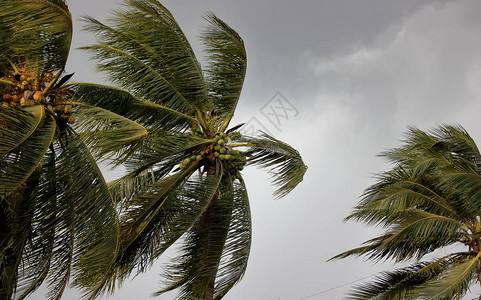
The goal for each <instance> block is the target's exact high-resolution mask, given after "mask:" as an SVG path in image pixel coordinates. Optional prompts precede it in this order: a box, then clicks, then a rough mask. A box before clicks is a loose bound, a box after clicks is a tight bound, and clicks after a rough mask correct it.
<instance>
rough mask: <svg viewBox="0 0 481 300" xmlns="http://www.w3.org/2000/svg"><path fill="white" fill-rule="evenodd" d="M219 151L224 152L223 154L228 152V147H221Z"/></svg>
mask: <svg viewBox="0 0 481 300" xmlns="http://www.w3.org/2000/svg"><path fill="white" fill-rule="evenodd" d="M219 152H220V153H222V154H224V153H226V152H227V149H226V148H220V150H219Z"/></svg>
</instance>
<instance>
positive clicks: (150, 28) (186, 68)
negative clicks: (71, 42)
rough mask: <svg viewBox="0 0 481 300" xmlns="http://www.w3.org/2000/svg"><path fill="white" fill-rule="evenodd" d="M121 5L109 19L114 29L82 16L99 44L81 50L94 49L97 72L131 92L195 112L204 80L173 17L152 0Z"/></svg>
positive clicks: (201, 104) (202, 101)
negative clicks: (95, 34) (97, 38)
mask: <svg viewBox="0 0 481 300" xmlns="http://www.w3.org/2000/svg"><path fill="white" fill-rule="evenodd" d="M127 5H128V7H129V9H128V10H124V11H118V12H117V14H116V16H115V17H114V18H113V19H112V21H113V23H114V25H115V29H113V28H111V27H109V26H107V25H105V24H102V23H100V22H99V21H96V20H94V19H91V18H86V21H88V22H89V26H88V27H87V29H89V30H91V31H94V32H96V33H98V34H99V38H100V42H101V44H98V45H94V46H90V47H86V49H88V50H90V51H93V52H94V53H96V58H97V59H98V60H99V65H98V66H99V69H100V70H102V71H107V72H108V73H109V74H110V75H111V78H112V79H114V80H115V82H117V83H119V84H120V85H121V86H122V87H124V88H127V89H128V90H129V91H131V92H132V93H133V94H134V95H135V96H137V97H139V98H142V99H146V100H149V101H152V102H155V103H158V104H161V105H164V106H166V107H168V108H171V109H174V110H177V111H179V112H181V113H184V114H187V115H191V116H192V115H195V114H194V112H195V111H196V110H197V111H200V109H202V108H204V107H205V105H206V100H207V99H206V89H205V83H204V79H203V77H202V72H201V70H200V66H199V64H198V62H197V60H196V58H195V55H194V54H193V51H192V48H191V46H190V45H189V43H188V42H187V39H186V38H185V36H184V34H183V33H182V31H181V30H180V28H179V26H178V25H177V23H176V21H175V20H174V18H173V17H172V15H171V14H170V12H169V11H168V10H167V9H166V8H165V7H164V6H162V5H161V4H160V3H158V2H157V1H149V0H132V1H127ZM139 30H140V31H142V32H144V34H142V35H139V34H138V32H139ZM132 70H135V71H134V72H133V71H132Z"/></svg>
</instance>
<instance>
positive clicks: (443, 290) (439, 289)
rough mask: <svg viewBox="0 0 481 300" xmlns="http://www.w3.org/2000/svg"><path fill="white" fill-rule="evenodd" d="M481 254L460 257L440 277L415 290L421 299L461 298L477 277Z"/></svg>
mask: <svg viewBox="0 0 481 300" xmlns="http://www.w3.org/2000/svg"><path fill="white" fill-rule="evenodd" d="M480 256H481V253H478V255H476V256H475V257H472V258H470V259H460V260H459V261H457V263H456V264H455V265H454V266H452V267H451V268H449V269H448V270H446V271H444V272H443V273H442V274H441V275H440V276H439V277H438V278H434V279H432V280H430V281H428V282H427V283H426V284H424V285H422V286H419V287H418V288H417V289H416V290H415V292H416V293H418V294H419V298H420V299H432V300H435V299H461V298H462V296H463V295H464V294H465V293H466V292H467V291H468V289H469V285H470V283H471V282H472V281H474V279H475V278H476V277H477V273H478V268H479V257H480Z"/></svg>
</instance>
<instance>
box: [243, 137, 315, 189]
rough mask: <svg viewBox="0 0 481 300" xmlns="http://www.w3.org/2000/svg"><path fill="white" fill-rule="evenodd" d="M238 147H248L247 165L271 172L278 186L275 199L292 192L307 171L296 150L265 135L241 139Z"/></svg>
mask: <svg viewBox="0 0 481 300" xmlns="http://www.w3.org/2000/svg"><path fill="white" fill-rule="evenodd" d="M239 146H245V147H249V150H248V151H247V155H248V156H251V158H250V159H248V164H249V165H257V166H260V167H262V168H266V169H268V170H269V171H270V172H271V175H272V178H273V181H274V184H275V185H277V186H279V188H278V189H277V190H276V191H275V192H274V196H275V197H276V198H281V197H284V196H285V195H287V194H288V193H289V192H290V191H292V190H293V189H294V188H295V187H296V186H297V185H298V184H299V183H300V182H301V181H302V179H303V177H304V174H305V173H306V171H307V166H306V165H305V164H304V162H303V161H302V157H301V155H300V154H299V152H298V151H297V150H295V149H294V148H292V147H291V146H289V145H288V144H286V143H284V142H281V141H279V140H277V139H275V138H274V137H272V136H270V135H268V134H266V133H263V134H262V135H261V136H260V137H258V138H253V137H243V138H242V140H241V143H240V144H239Z"/></svg>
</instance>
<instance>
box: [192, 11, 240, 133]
mask: <svg viewBox="0 0 481 300" xmlns="http://www.w3.org/2000/svg"><path fill="white" fill-rule="evenodd" d="M206 20H207V21H208V22H209V24H210V26H209V27H208V28H206V30H205V31H204V33H203V35H202V36H201V37H202V40H203V42H204V44H205V46H206V47H205V51H206V52H207V54H208V57H207V59H208V65H207V67H206V74H207V76H206V81H207V85H208V87H209V93H210V96H211V97H212V98H213V102H214V107H215V110H216V111H217V114H219V115H220V116H221V117H222V118H225V123H224V124H223V128H222V131H224V130H225V129H226V128H227V126H228V125H229V122H230V120H231V118H232V117H233V116H234V111H235V109H236V106H237V102H238V101H239V97H240V93H241V90H242V86H243V83H244V77H245V73H246V69H247V55H246V50H245V47H244V42H243V41H242V39H241V37H240V36H239V34H238V33H237V32H235V31H234V30H233V29H232V28H231V27H230V26H229V25H227V24H226V23H225V22H224V21H222V20H221V19H219V18H218V17H216V16H215V15H214V14H208V15H207V16H206Z"/></svg>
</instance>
